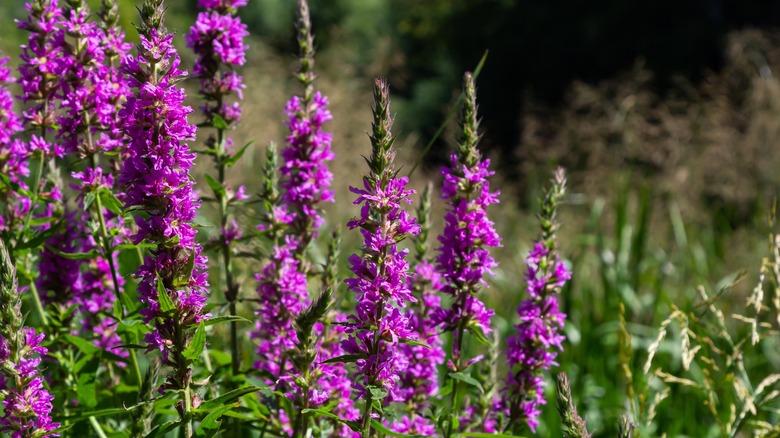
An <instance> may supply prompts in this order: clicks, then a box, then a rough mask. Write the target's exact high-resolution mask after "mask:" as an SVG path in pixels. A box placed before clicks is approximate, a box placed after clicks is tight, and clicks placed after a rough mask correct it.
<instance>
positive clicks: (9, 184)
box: [0, 173, 33, 198]
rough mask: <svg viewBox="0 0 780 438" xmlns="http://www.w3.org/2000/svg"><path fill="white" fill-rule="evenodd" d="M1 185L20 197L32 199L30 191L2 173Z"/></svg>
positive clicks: (0, 174)
mask: <svg viewBox="0 0 780 438" xmlns="http://www.w3.org/2000/svg"><path fill="white" fill-rule="evenodd" d="M0 184H2V185H4V186H6V187H8V188H9V189H11V190H13V191H14V192H16V193H19V194H20V195H22V196H24V197H25V198H32V197H33V196H32V193H30V192H29V191H28V190H25V189H23V188H22V187H21V186H20V185H19V184H17V183H15V182H13V181H11V179H10V178H8V175H6V174H4V173H0Z"/></svg>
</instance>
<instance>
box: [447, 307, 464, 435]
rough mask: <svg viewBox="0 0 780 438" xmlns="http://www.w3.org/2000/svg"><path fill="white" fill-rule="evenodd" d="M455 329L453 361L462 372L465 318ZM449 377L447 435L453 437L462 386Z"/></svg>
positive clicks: (457, 370)
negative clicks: (449, 395)
mask: <svg viewBox="0 0 780 438" xmlns="http://www.w3.org/2000/svg"><path fill="white" fill-rule="evenodd" d="M461 296H463V295H461ZM464 301H465V298H464ZM455 330H456V331H457V340H456V341H455V344H454V345H453V349H452V359H453V363H454V364H455V371H456V372H460V371H462V370H461V369H460V357H461V352H462V349H463V335H464V334H465V333H466V327H465V326H464V320H463V319H461V320H460V321H458V327H457V328H456V329H455ZM447 379H450V380H452V398H451V399H450V421H449V424H448V425H447V435H446V436H447V437H451V436H452V432H453V431H452V425H453V422H454V421H453V420H454V418H455V415H457V413H458V411H459V410H460V406H458V396H459V394H458V392H459V390H458V389H459V388H460V385H459V383H460V382H458V381H457V380H455V379H453V378H451V377H449V375H447Z"/></svg>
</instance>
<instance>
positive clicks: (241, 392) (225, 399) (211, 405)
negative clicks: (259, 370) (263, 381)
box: [195, 386, 264, 412]
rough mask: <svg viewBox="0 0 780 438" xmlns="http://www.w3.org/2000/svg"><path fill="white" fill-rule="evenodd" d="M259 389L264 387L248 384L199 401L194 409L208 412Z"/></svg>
mask: <svg viewBox="0 0 780 438" xmlns="http://www.w3.org/2000/svg"><path fill="white" fill-rule="evenodd" d="M261 389H264V388H263V387H261V386H250V387H247V388H238V389H234V390H232V391H230V392H227V393H225V394H222V395H220V396H219V397H217V398H213V399H211V400H207V401H205V402H203V403H201V405H200V407H199V408H198V409H196V410H195V411H196V412H208V411H211V410H212V409H216V408H219V407H221V406H225V405H227V404H228V403H230V402H232V401H233V400H236V399H238V398H239V397H243V396H245V395H247V394H251V393H253V392H257V391H260V390H261Z"/></svg>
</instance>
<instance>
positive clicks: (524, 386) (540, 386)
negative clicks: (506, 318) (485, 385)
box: [502, 169, 571, 432]
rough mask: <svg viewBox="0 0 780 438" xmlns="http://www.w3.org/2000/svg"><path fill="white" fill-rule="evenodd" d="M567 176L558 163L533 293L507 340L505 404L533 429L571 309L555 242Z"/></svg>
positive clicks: (536, 250) (531, 264)
mask: <svg viewBox="0 0 780 438" xmlns="http://www.w3.org/2000/svg"><path fill="white" fill-rule="evenodd" d="M565 186H566V179H565V177H564V174H563V170H562V169H558V170H557V171H556V173H555V178H554V179H553V182H552V187H551V189H550V190H549V191H548V192H547V194H546V196H545V198H544V200H543V201H542V212H541V214H540V215H539V218H540V222H541V224H542V237H541V239H540V240H539V242H537V243H536V244H534V247H533V249H532V250H531V252H530V253H529V254H528V257H527V258H526V266H527V268H528V270H527V272H526V283H527V288H526V292H527V293H528V298H527V299H526V300H525V301H523V302H522V303H521V304H520V306H519V307H518V308H517V314H518V315H519V317H520V323H519V324H517V325H516V326H515V334H514V335H512V336H511V337H510V338H509V339H508V340H507V350H506V356H507V364H508V365H509V367H510V369H511V371H510V373H509V376H508V378H507V386H506V388H505V389H504V393H503V397H502V399H503V400H502V405H503V408H504V410H505V411H506V413H507V414H508V415H509V418H510V427H511V426H512V425H513V424H516V423H517V422H522V423H525V424H527V425H528V427H529V428H530V429H531V431H532V432H535V431H536V427H537V426H538V425H539V421H538V417H539V415H540V413H541V411H540V407H541V406H542V405H544V404H546V401H545V399H544V386H545V382H544V379H543V375H542V373H543V372H544V371H547V370H549V369H550V367H551V366H552V365H556V364H555V357H556V356H557V355H558V350H562V349H563V346H562V343H563V341H564V339H565V338H564V336H563V334H562V333H561V330H562V329H563V322H564V320H565V318H566V315H564V314H563V313H561V312H560V311H559V310H558V296H557V295H558V293H559V292H560V290H561V288H562V287H563V285H564V284H565V283H566V281H567V280H568V279H569V278H570V277H571V273H570V272H569V270H568V269H567V268H566V266H565V265H564V264H563V263H562V262H561V261H560V257H559V256H558V253H557V251H556V247H555V231H556V230H557V228H558V225H557V224H556V223H555V213H556V210H557V205H558V201H559V200H560V198H561V196H563V193H564V191H565Z"/></svg>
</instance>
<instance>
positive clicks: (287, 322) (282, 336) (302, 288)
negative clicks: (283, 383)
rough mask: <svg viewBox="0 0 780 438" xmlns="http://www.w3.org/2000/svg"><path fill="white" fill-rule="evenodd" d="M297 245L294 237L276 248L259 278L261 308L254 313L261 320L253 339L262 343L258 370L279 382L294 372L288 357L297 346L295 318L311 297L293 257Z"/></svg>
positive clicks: (258, 320)
mask: <svg viewBox="0 0 780 438" xmlns="http://www.w3.org/2000/svg"><path fill="white" fill-rule="evenodd" d="M297 245H298V242H297V241H296V240H295V239H294V238H292V236H287V237H286V238H285V241H284V243H282V244H280V245H277V246H275V247H274V249H273V253H272V254H271V257H270V261H269V263H268V264H267V265H266V266H265V267H264V268H263V270H262V272H261V273H259V274H257V276H256V278H257V281H258V282H259V283H260V286H259V287H258V289H257V293H258V298H259V301H260V307H259V310H258V311H257V312H255V314H256V315H257V316H258V317H259V318H258V319H257V322H256V323H255V332H254V333H252V337H253V338H256V339H260V340H261V342H260V344H259V346H258V348H257V355H258V358H259V360H257V361H256V362H255V368H256V369H258V370H260V371H265V372H268V373H270V374H271V375H272V376H276V377H277V378H279V377H283V376H285V375H287V374H288V373H289V372H290V371H291V369H292V363H290V362H289V361H288V360H287V355H288V352H289V351H291V350H293V349H294V348H295V344H296V342H298V338H297V336H296V333H295V329H294V328H293V325H292V322H293V318H294V316H293V315H297V314H299V313H300V312H301V310H303V308H304V307H305V306H306V301H307V299H308V295H309V294H308V292H307V290H306V275H305V274H303V273H301V272H300V270H299V269H298V264H299V263H300V262H299V261H298V259H296V258H295V256H294V254H295V250H296V247H297Z"/></svg>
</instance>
